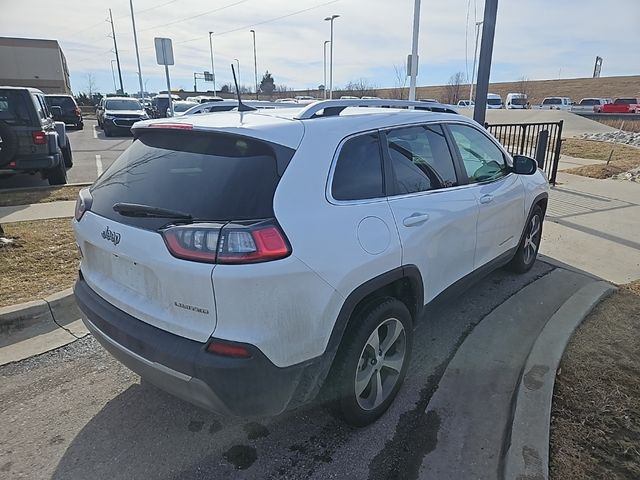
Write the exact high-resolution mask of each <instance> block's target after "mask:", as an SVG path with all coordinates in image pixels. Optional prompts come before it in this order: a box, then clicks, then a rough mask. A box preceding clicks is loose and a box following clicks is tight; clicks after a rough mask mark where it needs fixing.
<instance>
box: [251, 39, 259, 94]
mask: <svg viewBox="0 0 640 480" xmlns="http://www.w3.org/2000/svg"><path fill="white" fill-rule="evenodd" d="M250 32H251V33H253V69H254V71H255V74H256V100H258V60H257V58H258V57H256V31H255V30H250Z"/></svg>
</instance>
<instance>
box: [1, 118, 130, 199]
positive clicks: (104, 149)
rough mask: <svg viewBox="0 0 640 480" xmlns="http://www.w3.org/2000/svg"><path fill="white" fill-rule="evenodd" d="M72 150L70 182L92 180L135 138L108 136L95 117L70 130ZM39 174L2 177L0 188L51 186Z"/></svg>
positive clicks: (68, 174)
mask: <svg viewBox="0 0 640 480" xmlns="http://www.w3.org/2000/svg"><path fill="white" fill-rule="evenodd" d="M67 133H68V135H69V141H70V142H71V148H72V152H73V167H71V168H70V169H69V170H67V178H68V181H69V183H81V182H82V183H84V182H93V181H94V180H95V179H96V178H98V175H99V174H100V173H102V172H103V171H104V170H106V169H107V168H108V167H109V166H110V165H111V164H112V163H113V162H114V161H115V160H116V158H118V156H119V155H120V154H121V153H122V152H123V151H124V150H125V149H126V148H127V147H128V146H129V145H130V144H131V140H132V137H130V136H129V137H126V136H122V137H109V138H107V137H105V135H104V132H103V131H102V130H101V129H99V128H98V124H97V122H96V121H95V120H86V119H85V122H84V129H83V130H74V129H72V128H68V129H67ZM48 185H49V184H48V182H47V181H46V180H43V179H42V178H41V177H40V175H38V174H35V175H28V174H21V175H14V176H11V177H5V178H1V177H0V189H2V188H20V187H39V186H48Z"/></svg>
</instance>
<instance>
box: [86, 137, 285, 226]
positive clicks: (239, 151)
mask: <svg viewBox="0 0 640 480" xmlns="http://www.w3.org/2000/svg"><path fill="white" fill-rule="evenodd" d="M277 149H278V152H281V151H285V152H288V153H287V154H289V155H292V154H293V151H292V150H290V149H286V148H285V147H277ZM279 180H280V176H279V175H278V165H277V159H276V153H275V152H274V148H272V147H271V145H270V144H268V143H266V142H262V141H258V140H254V139H250V138H245V137H239V136H235V135H226V134H210V133H207V134H204V133H196V132H179V131H171V130H165V131H154V132H144V133H142V134H140V137H139V138H138V139H136V140H135V141H134V142H133V144H132V145H131V146H130V147H129V148H128V149H127V150H125V151H124V153H123V154H122V155H121V156H120V157H119V158H118V159H117V160H116V161H115V162H114V163H113V165H112V166H111V167H110V168H109V169H108V170H107V171H106V172H105V173H104V175H103V176H102V177H100V178H99V179H98V181H97V182H96V183H95V185H94V186H93V187H92V189H91V193H92V195H93V205H92V208H91V210H92V211H94V212H95V213H97V214H99V215H102V216H104V217H107V218H112V219H117V220H118V221H119V222H125V223H128V224H130V225H135V226H139V227H141V228H150V229H156V228H159V227H160V226H161V225H163V224H164V223H162V222H163V220H162V219H149V218H135V217H126V218H125V217H123V216H121V215H119V214H117V213H116V212H114V211H113V208H112V207H113V205H114V204H115V203H118V202H122V203H134V204H141V205H148V206H151V207H157V208H164V209H170V210H177V211H180V212H185V213H188V214H190V215H192V216H193V217H194V218H195V219H199V220H216V221H225V220H247V219H258V218H270V217H273V215H274V213H273V195H274V193H275V190H276V186H277V184H278V182H279ZM164 222H165V223H166V220H164Z"/></svg>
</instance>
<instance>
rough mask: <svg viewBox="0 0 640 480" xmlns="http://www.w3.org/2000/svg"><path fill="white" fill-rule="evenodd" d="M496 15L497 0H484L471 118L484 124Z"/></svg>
mask: <svg viewBox="0 0 640 480" xmlns="http://www.w3.org/2000/svg"><path fill="white" fill-rule="evenodd" d="M497 16H498V0H486V2H485V4H484V21H483V26H482V43H481V45H480V61H479V63H478V85H477V87H476V105H475V108H474V109H473V119H474V120H475V121H476V122H478V123H479V124H480V125H484V121H485V118H486V115H487V93H489V77H490V76H491V57H492V56H493V37H494V36H495V33H496V18H497Z"/></svg>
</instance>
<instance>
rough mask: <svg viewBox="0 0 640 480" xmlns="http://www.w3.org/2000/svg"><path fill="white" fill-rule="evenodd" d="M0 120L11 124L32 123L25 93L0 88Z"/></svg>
mask: <svg viewBox="0 0 640 480" xmlns="http://www.w3.org/2000/svg"><path fill="white" fill-rule="evenodd" d="M0 121H3V122H6V123H8V124H9V125H29V124H30V123H31V122H30V119H29V110H28V108H27V103H26V102H25V98H24V95H22V94H21V93H20V92H16V91H13V90H0Z"/></svg>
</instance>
